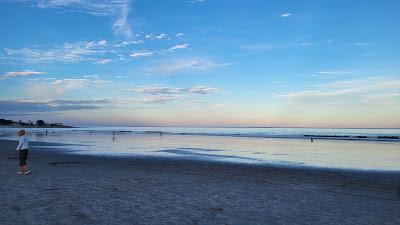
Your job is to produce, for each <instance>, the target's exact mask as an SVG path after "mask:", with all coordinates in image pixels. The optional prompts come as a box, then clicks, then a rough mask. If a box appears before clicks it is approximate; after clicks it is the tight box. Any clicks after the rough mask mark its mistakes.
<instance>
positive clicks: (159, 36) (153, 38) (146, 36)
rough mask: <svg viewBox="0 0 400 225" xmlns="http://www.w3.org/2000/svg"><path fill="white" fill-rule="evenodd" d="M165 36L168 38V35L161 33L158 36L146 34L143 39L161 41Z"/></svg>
mask: <svg viewBox="0 0 400 225" xmlns="http://www.w3.org/2000/svg"><path fill="white" fill-rule="evenodd" d="M167 36H168V34H165V33H161V34H158V35H155V34H146V35H145V36H144V37H145V38H146V39H150V40H162V39H164V38H166V37H167Z"/></svg>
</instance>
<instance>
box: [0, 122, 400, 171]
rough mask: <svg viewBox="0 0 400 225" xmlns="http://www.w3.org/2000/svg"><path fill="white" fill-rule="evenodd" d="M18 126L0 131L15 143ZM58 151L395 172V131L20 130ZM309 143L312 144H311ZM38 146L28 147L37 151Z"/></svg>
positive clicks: (398, 155) (399, 136)
mask: <svg viewBox="0 0 400 225" xmlns="http://www.w3.org/2000/svg"><path fill="white" fill-rule="evenodd" d="M18 130H19V128H5V127H4V128H0V138H1V139H11V140H17V139H18V137H17V135H16V132H17V131H18ZM25 130H26V131H27V135H28V136H29V137H30V140H32V141H42V142H52V143H60V144H63V145H59V146H56V148H55V149H56V150H58V151H68V152H69V153H71V154H94V155H108V156H122V157H135V156H141V157H173V158H179V159H188V160H206V161H222V162H232V163H245V164H257V165H276V166H285V167H286V166H287V167H313V168H332V169H352V170H376V171H400V129H388V128H379V129H377V128H374V129H363V128H355V129H338V128H329V129H328V128H190V127H84V128H26V129H25ZM311 139H312V140H311ZM39 147H42V146H34V147H33V148H32V151H34V148H39Z"/></svg>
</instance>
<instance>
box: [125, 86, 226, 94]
mask: <svg viewBox="0 0 400 225" xmlns="http://www.w3.org/2000/svg"><path fill="white" fill-rule="evenodd" d="M128 91H130V92H134V93H140V94H150V95H166V94H175V95H176V94H201V95H204V94H212V93H215V92H217V91H218V88H214V87H210V86H195V87H188V88H177V87H166V86H139V87H135V88H132V89H128Z"/></svg>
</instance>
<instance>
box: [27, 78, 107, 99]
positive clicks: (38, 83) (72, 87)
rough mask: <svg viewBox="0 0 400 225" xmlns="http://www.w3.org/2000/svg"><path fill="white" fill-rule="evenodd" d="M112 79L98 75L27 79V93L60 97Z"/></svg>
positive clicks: (39, 96)
mask: <svg viewBox="0 0 400 225" xmlns="http://www.w3.org/2000/svg"><path fill="white" fill-rule="evenodd" d="M110 83H111V81H108V80H103V79H100V78H98V77H84V78H65V79H37V80H30V81H29V80H28V81H26V86H27V87H26V88H25V93H26V94H27V95H29V96H31V97H33V98H40V99H48V98H58V97H60V96H64V95H68V94H79V93H80V92H81V91H83V90H85V89H87V88H99V87H104V86H105V85H108V84H110Z"/></svg>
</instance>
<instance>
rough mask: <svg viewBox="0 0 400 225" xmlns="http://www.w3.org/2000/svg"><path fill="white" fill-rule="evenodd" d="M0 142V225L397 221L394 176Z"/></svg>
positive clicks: (399, 178)
mask: <svg viewBox="0 0 400 225" xmlns="http://www.w3.org/2000/svg"><path fill="white" fill-rule="evenodd" d="M15 145H16V141H6V140H0V146H1V148H0V155H1V158H0V161H1V163H0V182H1V184H2V185H1V186H0V202H4V203H5V204H3V205H2V206H0V210H1V211H2V212H3V213H1V214H0V220H1V221H3V222H4V224H15V223H28V224H54V223H61V224H87V223H100V224H110V223H122V224H160V223H162V224H271V223H272V224H293V223H306V224H310V223H311V224H316V223H323V224H338V223H339V224H366V223H370V224H371V223H372V224H373V223H377V224H398V223H399V222H400V215H399V213H398V212H399V211H400V183H399V182H400V173H385V172H378V173H376V172H365V171H334V170H314V169H297V168H280V167H275V166H261V167H260V166H256V165H245V164H233V163H221V162H205V161H189V160H178V159H170V158H161V157H160V158H158V157H109V156H93V155H80V154H68V152H64V151H58V150H56V149H53V148H51V146H55V145H57V144H51V143H46V142H31V145H32V146H35V145H36V146H38V145H40V146H46V148H32V149H31V150H30V152H29V156H28V166H29V167H30V170H32V174H31V175H26V176H17V175H16V174H15V171H16V169H17V159H16V158H13V157H12V154H13V153H14V152H15Z"/></svg>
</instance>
